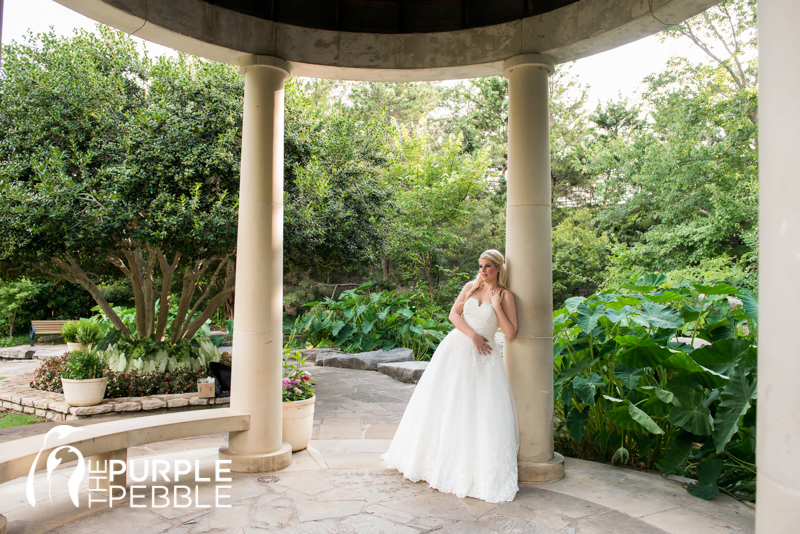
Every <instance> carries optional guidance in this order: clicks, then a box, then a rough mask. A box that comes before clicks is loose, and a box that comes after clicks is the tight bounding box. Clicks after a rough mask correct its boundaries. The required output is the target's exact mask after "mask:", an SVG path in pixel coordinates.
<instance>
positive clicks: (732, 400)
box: [714, 366, 756, 453]
mask: <svg viewBox="0 0 800 534" xmlns="http://www.w3.org/2000/svg"><path fill="white" fill-rule="evenodd" d="M755 394H756V378H755V377H753V378H752V380H750V379H749V374H748V373H747V372H746V371H745V370H743V369H742V367H741V366H736V368H735V369H734V370H733V373H731V377H730V379H729V380H728V383H727V384H725V387H723V388H722V390H721V391H720V393H719V398H720V403H719V407H718V408H717V413H716V416H715V417H714V446H715V447H716V448H717V453H721V452H722V451H723V450H725V445H727V444H728V442H729V441H730V440H731V437H732V436H733V435H734V434H735V433H736V431H737V430H738V428H739V418H740V417H741V416H742V415H744V414H745V413H747V410H748V409H750V401H751V400H752V399H753V398H754V397H755Z"/></svg>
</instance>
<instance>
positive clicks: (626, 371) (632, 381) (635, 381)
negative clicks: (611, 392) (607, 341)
mask: <svg viewBox="0 0 800 534" xmlns="http://www.w3.org/2000/svg"><path fill="white" fill-rule="evenodd" d="M643 375H644V371H642V370H641V369H631V368H630V367H625V366H624V365H619V364H618V365H617V368H616V369H615V370H614V376H616V377H617V378H619V379H621V380H622V384H623V386H625V389H627V390H629V391H630V390H631V389H634V388H635V387H636V386H638V385H639V380H640V379H641V378H642V376H643Z"/></svg>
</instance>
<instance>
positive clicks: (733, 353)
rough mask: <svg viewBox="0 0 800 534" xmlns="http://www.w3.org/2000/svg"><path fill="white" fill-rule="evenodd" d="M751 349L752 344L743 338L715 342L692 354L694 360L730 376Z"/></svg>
mask: <svg viewBox="0 0 800 534" xmlns="http://www.w3.org/2000/svg"><path fill="white" fill-rule="evenodd" d="M749 348H750V342H749V341H747V340H746V339H741V338H728V339H721V340H719V341H715V342H714V343H712V344H711V345H705V346H703V347H700V348H699V349H696V350H695V351H694V352H692V359H693V360H694V361H695V362H697V363H699V364H700V365H702V366H703V367H707V368H708V369H711V370H713V371H716V372H718V373H722V374H724V375H729V374H730V372H731V371H732V370H733V366H734V365H735V364H736V362H738V361H739V360H740V359H741V358H742V356H744V355H745V354H746V352H747V349H749Z"/></svg>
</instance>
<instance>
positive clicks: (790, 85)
mask: <svg viewBox="0 0 800 534" xmlns="http://www.w3.org/2000/svg"><path fill="white" fill-rule="evenodd" d="M798 25H800V3H798V2H797V1H796V0H773V1H769V2H765V1H761V2H759V3H758V49H759V50H758V56H759V59H758V62H759V95H758V111H759V195H760V198H759V225H760V227H759V269H758V270H759V288H758V295H759V308H760V311H759V332H758V342H759V347H758V417H757V420H758V429H757V432H756V435H757V436H758V439H757V442H756V443H757V446H756V447H757V450H756V453H757V462H756V463H757V465H758V505H757V506H756V532H758V533H759V534H783V533H787V534H788V533H794V532H798V529H799V528H800V527H799V526H798V525H800V388H798V386H797V377H798V376H800V359H798V357H797V341H796V339H795V336H796V331H797V324H796V323H797V315H798V314H797V309H796V308H797V303H798V302H800V261H798V260H800V210H798V203H800V174H799V173H798V170H797V168H798V160H797V148H798V147H800V93H798V91H797V87H798V86H800V64H798V62H797V59H796V57H795V56H796V51H797V50H798V49H800V33H798V31H797V28H798Z"/></svg>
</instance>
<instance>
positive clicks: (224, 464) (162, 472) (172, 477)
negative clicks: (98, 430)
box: [25, 425, 233, 508]
mask: <svg viewBox="0 0 800 534" xmlns="http://www.w3.org/2000/svg"><path fill="white" fill-rule="evenodd" d="M79 430H81V429H80V428H75V427H72V426H69V425H60V426H57V427H54V428H51V429H50V430H49V431H48V432H47V434H45V436H44V441H43V442H42V448H41V449H40V450H39V453H38V454H37V455H36V458H34V460H33V465H31V469H30V471H29V472H28V479H27V481H26V483H25V496H26V497H27V498H28V502H29V503H30V505H31V506H34V507H35V506H36V496H35V495H34V489H33V482H34V475H35V473H36V466H37V465H38V463H39V459H40V457H41V456H42V453H43V452H44V451H45V450H47V449H48V448H51V447H52V450H51V451H50V454H49V455H48V457H47V464H46V465H47V482H48V485H47V490H48V496H49V498H50V504H52V503H53V497H52V494H51V488H50V482H51V480H50V477H51V475H52V474H53V471H55V469H56V468H57V467H58V466H59V465H61V461H62V459H61V458H58V453H60V452H61V451H66V452H69V453H72V454H73V455H75V456H76V457H77V459H78V463H77V465H76V466H75V469H74V470H73V471H72V474H71V475H70V476H69V480H68V481H67V489H68V491H69V498H70V499H71V500H72V504H74V505H75V506H76V507H77V506H78V502H79V501H78V491H79V489H80V486H81V483H82V482H83V479H84V476H86V475H87V468H86V462H85V461H84V457H83V454H82V453H81V451H79V450H78V449H77V448H75V447H74V446H72V445H61V446H55V445H56V444H50V445H48V442H47V440H48V438H49V437H50V434H55V435H56V439H58V440H62V439H64V438H65V437H67V436H69V435H70V434H72V433H73V432H77V431H79ZM140 461H143V462H144V464H143V467H144V470H143V473H142V474H141V475H138V476H137V474H136V473H134V472H133V471H130V472H128V466H127V462H126V461H125V460H110V461H109V460H104V461H103V462H102V465H100V464H98V463H97V462H93V461H90V466H89V470H88V475H89V476H88V480H89V501H88V503H89V508H91V507H92V503H104V504H107V505H108V506H109V507H113V506H114V502H115V501H116V502H117V503H119V502H120V501H123V500H125V499H126V498H127V500H128V502H129V505H130V507H131V508H144V507H145V504H144V503H145V502H146V501H148V500H149V501H150V502H151V504H150V505H151V507H152V508H167V507H174V508H188V507H190V506H194V507H195V508H211V507H212V506H215V507H218V508H230V507H231V505H230V504H222V503H221V501H222V500H223V499H230V495H226V494H223V493H221V490H226V489H227V490H230V489H231V486H220V485H216V486H215V487H214V494H213V500H211V502H203V501H201V498H200V497H201V495H200V486H199V485H198V483H203V482H212V481H213V482H216V483H219V482H231V481H232V480H233V479H231V478H229V477H225V475H226V474H229V473H230V471H231V470H230V467H229V464H230V463H231V461H230V460H217V461H216V462H215V467H214V478H213V480H212V478H211V476H210V475H209V476H207V477H204V476H202V470H201V466H200V460H195V461H194V465H192V463H191V462H190V461H189V460H184V459H178V460H174V461H173V463H172V465H171V464H170V462H168V461H167V460H162V459H153V460H149V461H148V460H146V459H143V460H140ZM187 475H194V477H193V478H194V483H195V484H194V485H186V484H187V483H189V481H185V479H186V478H187ZM126 478H129V480H130V481H131V482H132V483H133V484H132V485H130V486H126V483H125V481H126ZM188 478H190V479H191V477H188ZM113 480H121V481H122V485H115V484H113V482H111V483H110V481H113ZM92 481H96V482H97V484H96V485H92ZM142 482H151V484H144V485H143V484H138V483H142ZM179 482H184V484H178V483H179ZM109 483H110V485H109ZM159 483H161V484H159ZM167 484H169V485H167ZM148 490H149V493H150V497H151V499H147V493H148Z"/></svg>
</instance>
